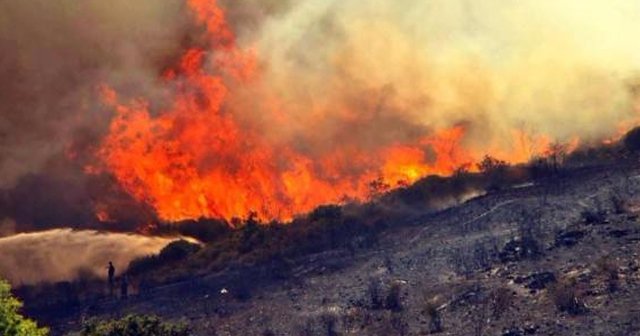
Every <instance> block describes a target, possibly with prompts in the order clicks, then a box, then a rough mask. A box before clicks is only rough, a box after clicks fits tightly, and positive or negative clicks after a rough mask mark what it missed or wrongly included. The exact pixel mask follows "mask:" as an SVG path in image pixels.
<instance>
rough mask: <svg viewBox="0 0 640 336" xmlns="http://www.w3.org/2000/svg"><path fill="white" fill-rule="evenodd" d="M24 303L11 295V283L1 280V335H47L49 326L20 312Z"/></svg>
mask: <svg viewBox="0 0 640 336" xmlns="http://www.w3.org/2000/svg"><path fill="white" fill-rule="evenodd" d="M20 308H22V303H21V302H20V301H19V300H18V299H16V298H15V297H13V295H11V287H10V286H9V284H8V283H7V282H6V281H4V280H0V335H3V336H45V335H48V334H49V330H48V329H47V328H39V327H38V325H37V324H36V323H35V322H34V321H32V320H29V319H27V318H24V317H23V316H22V315H20V314H19V310H20Z"/></svg>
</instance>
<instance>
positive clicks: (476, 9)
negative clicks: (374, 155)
mask: <svg viewBox="0 0 640 336" xmlns="http://www.w3.org/2000/svg"><path fill="white" fill-rule="evenodd" d="M253 5H255V4H251V5H247V6H253ZM228 6H230V7H231V8H232V9H231V12H232V13H238V12H240V13H242V12H243V11H242V10H240V9H238V8H236V7H241V8H245V13H246V12H247V11H248V10H246V7H247V6H244V5H243V4H240V3H238V2H229V4H228ZM289 7H290V8H287V10H286V11H285V10H282V8H278V10H273V9H270V8H271V7H269V6H267V7H266V8H265V9H264V10H263V11H258V10H253V12H259V13H260V15H257V16H256V17H257V18H259V20H258V19H254V20H253V22H255V21H260V22H262V25H261V27H260V28H257V29H255V30H253V31H247V30H242V29H241V28H240V30H239V31H240V33H241V34H242V35H241V36H240V39H241V40H243V41H247V45H252V46H255V47H256V48H257V50H258V51H257V54H258V55H260V58H261V61H262V66H263V67H264V75H263V78H262V81H263V84H264V85H265V86H268V87H269V89H270V91H271V92H276V93H277V95H278V97H279V98H280V101H281V106H283V109H284V110H285V111H286V114H287V116H289V117H290V118H289V119H288V122H287V123H286V128H285V129H284V130H279V131H278V136H286V137H287V140H284V141H290V142H294V141H299V140H300V139H302V141H301V142H298V143H302V144H304V145H302V146H304V148H305V149H309V148H311V149H313V150H318V149H320V150H326V151H328V150H331V149H332V148H333V147H334V146H335V145H334V144H335V143H340V144H343V145H344V144H352V145H355V146H358V147H359V148H366V149H371V148H379V147H381V146H385V145H388V144H390V143H397V142H400V143H403V142H411V141H413V142H414V143H415V142H418V140H419V139H420V137H423V136H424V135H425V134H428V132H429V131H430V130H434V129H442V128H448V127H453V126H456V125H464V126H465V127H466V129H467V134H466V136H465V140H464V145H465V147H466V148H467V149H469V150H470V151H471V152H472V153H479V154H484V153H492V154H494V155H497V156H503V157H505V158H506V159H510V160H511V159H515V160H526V159H528V157H529V156H531V155H532V154H535V152H536V150H537V151H542V150H543V148H529V149H527V150H526V151H525V152H526V153H522V151H523V149H522V148H518V147H519V146H520V145H521V144H519V143H518V142H517V141H513V140H514V132H517V133H519V134H525V135H527V136H528V137H530V138H531V142H532V143H535V141H534V140H535V138H536V137H537V136H541V135H543V136H545V137H547V138H550V139H551V140H558V141H564V142H566V141H570V140H572V139H574V138H576V137H579V138H580V139H581V140H582V141H585V142H589V141H592V140H601V139H602V138H605V137H608V136H611V135H612V134H615V133H616V132H618V130H619V129H618V128H619V127H620V125H627V124H629V123H634V122H637V120H638V119H637V118H638V113H637V110H636V108H635V107H636V106H635V105H634V104H635V101H634V98H635V97H633V95H632V94H631V90H630V86H631V85H632V84H633V82H634V80H635V78H636V73H637V70H638V68H639V67H640V59H639V58H638V56H637V55H638V51H639V50H638V46H637V43H635V42H634V41H635V37H636V36H638V33H640V21H639V20H638V19H639V18H640V14H639V13H640V11H639V9H640V5H639V4H637V3H632V2H629V1H624V0H617V1H613V2H612V1H605V0H595V1H588V2H584V1H582V2H576V1H535V0H531V1H502V0H490V1H482V2H477V1H466V0H458V1H446V2H445V1H410V0H401V1H393V2H389V1H379V0H349V1H337V0H336V1H317V0H306V1H297V2H295V5H293V4H289ZM283 11H284V13H283ZM269 12H270V13H272V17H271V18H270V19H264V18H263V17H264V15H265V14H264V13H269ZM244 21H251V20H249V19H247V18H245V19H244ZM252 94H255V93H252ZM242 99H243V100H244V97H243V98H242ZM254 107H255V106H254ZM250 111H252V112H251V113H254V114H255V112H254V110H250ZM318 116H321V117H318ZM263 122H265V128H267V129H273V122H269V121H264V120H263ZM278 126H279V127H282V124H278ZM309 133H311V134H309ZM533 145H534V144H528V146H533Z"/></svg>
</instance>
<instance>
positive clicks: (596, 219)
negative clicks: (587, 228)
mask: <svg viewBox="0 0 640 336" xmlns="http://www.w3.org/2000/svg"><path fill="white" fill-rule="evenodd" d="M582 220H583V221H584V223H585V224H588V225H593V224H602V223H604V222H605V221H606V220H607V214H606V212H605V211H603V210H598V211H594V210H585V211H583V212H582Z"/></svg>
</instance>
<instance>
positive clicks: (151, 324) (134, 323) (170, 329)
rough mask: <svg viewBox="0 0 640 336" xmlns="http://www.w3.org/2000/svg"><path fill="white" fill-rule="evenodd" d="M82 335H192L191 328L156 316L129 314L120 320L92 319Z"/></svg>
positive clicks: (83, 329)
mask: <svg viewBox="0 0 640 336" xmlns="http://www.w3.org/2000/svg"><path fill="white" fill-rule="evenodd" d="M79 335H80V336H118V335H123V336H124V335H136V336H191V335H192V333H191V331H190V330H189V328H188V327H187V326H185V325H182V324H173V323H168V322H164V321H162V320H160V318H158V317H156V316H145V315H129V316H126V317H125V318H122V319H120V320H109V321H102V320H90V321H89V322H87V323H85V325H84V326H83V328H82V331H81V332H80V334H79Z"/></svg>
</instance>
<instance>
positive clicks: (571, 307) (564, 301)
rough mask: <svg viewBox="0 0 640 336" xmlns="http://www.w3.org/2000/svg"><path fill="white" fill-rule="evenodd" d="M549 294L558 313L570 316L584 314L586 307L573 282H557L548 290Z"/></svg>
mask: <svg viewBox="0 0 640 336" xmlns="http://www.w3.org/2000/svg"><path fill="white" fill-rule="evenodd" d="M549 294H550V295H551V299H552V300H553V303H554V304H555V305H556V308H558V310H559V311H562V312H566V313H569V314H571V315H580V314H583V313H584V312H586V307H585V305H584V303H583V302H582V299H581V297H580V293H579V291H578V288H577V286H576V283H575V282H574V281H568V280H565V281H561V282H558V283H557V284H555V285H554V286H552V287H551V288H550V289H549Z"/></svg>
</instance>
